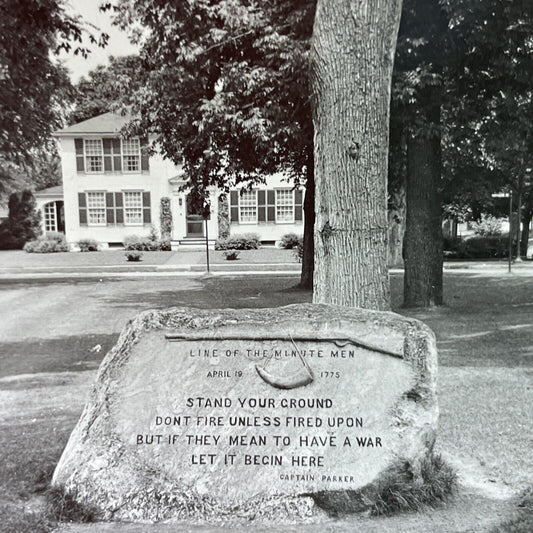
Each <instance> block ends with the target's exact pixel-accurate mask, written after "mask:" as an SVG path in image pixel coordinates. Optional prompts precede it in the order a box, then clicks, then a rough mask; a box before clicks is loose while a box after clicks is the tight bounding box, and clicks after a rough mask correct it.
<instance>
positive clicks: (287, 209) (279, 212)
mask: <svg viewBox="0 0 533 533" xmlns="http://www.w3.org/2000/svg"><path fill="white" fill-rule="evenodd" d="M293 222H294V191H293V190H291V189H276V224H283V223H286V224H289V223H293Z"/></svg>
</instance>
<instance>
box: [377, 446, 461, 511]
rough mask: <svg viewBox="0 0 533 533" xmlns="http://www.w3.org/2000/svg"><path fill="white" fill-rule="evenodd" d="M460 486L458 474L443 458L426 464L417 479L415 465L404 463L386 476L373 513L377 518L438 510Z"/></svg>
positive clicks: (427, 461)
mask: <svg viewBox="0 0 533 533" xmlns="http://www.w3.org/2000/svg"><path fill="white" fill-rule="evenodd" d="M456 487H457V474H456V472H455V470H454V469H453V468H452V467H451V466H449V465H448V464H447V463H446V462H445V461H444V460H443V459H442V457H441V456H440V455H431V456H430V457H428V458H426V459H424V460H423V461H422V464H421V468H420V476H415V474H414V472H413V469H412V466H411V465H410V464H409V463H408V462H404V463H402V464H400V465H398V466H397V467H395V468H393V469H391V470H390V471H389V472H387V474H386V475H385V476H384V477H383V480H382V482H381V483H380V485H379V488H378V493H377V496H376V497H375V503H374V504H373V505H372V507H371V509H370V512H371V514H372V515H373V516H383V515H390V514H394V513H399V512H409V511H420V510H422V509H425V508H427V507H437V506H439V505H441V504H443V503H444V502H445V501H446V500H447V499H448V498H449V497H450V496H451V495H452V494H453V493H454V491H455V489H456Z"/></svg>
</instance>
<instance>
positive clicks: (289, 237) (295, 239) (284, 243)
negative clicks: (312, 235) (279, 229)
mask: <svg viewBox="0 0 533 533" xmlns="http://www.w3.org/2000/svg"><path fill="white" fill-rule="evenodd" d="M301 239H302V238H301V237H299V236H298V235H296V233H286V234H285V235H283V237H281V242H280V243H279V245H280V248H285V249H286V250H292V249H293V248H296V247H297V246H298V244H299V242H300V240H301Z"/></svg>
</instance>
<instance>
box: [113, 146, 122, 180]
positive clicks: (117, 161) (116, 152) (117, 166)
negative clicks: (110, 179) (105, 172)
mask: <svg viewBox="0 0 533 533" xmlns="http://www.w3.org/2000/svg"><path fill="white" fill-rule="evenodd" d="M112 143H113V169H114V170H115V172H122V153H121V150H120V139H112Z"/></svg>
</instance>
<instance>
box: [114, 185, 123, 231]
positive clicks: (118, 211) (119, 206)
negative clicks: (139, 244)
mask: <svg viewBox="0 0 533 533" xmlns="http://www.w3.org/2000/svg"><path fill="white" fill-rule="evenodd" d="M122 200H123V198H122V193H121V192H116V193H115V223H116V224H124V207H123V206H124V202H123V201H122Z"/></svg>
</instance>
